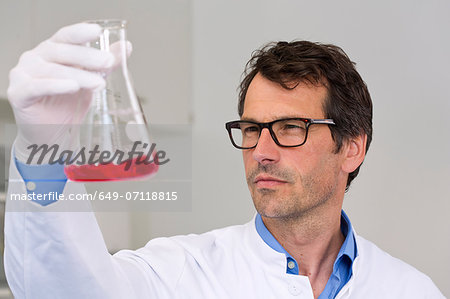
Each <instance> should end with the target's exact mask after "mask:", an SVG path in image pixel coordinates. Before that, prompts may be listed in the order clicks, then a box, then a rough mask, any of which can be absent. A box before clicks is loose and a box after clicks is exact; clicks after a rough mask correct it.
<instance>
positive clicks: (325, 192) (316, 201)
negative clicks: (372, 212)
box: [247, 165, 336, 222]
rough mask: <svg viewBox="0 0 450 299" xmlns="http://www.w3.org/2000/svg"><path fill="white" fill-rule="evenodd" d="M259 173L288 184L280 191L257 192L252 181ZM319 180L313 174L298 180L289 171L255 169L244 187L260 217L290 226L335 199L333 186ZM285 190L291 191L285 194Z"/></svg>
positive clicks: (330, 183) (263, 190) (259, 190)
mask: <svg viewBox="0 0 450 299" xmlns="http://www.w3.org/2000/svg"><path fill="white" fill-rule="evenodd" d="M260 173H267V174H268V175H272V176H275V177H277V178H280V179H283V180H286V181H287V182H288V183H287V185H286V186H280V188H274V189H271V188H261V189H257V188H256V186H255V184H254V178H255V177H256V176H257V175H258V174H260ZM320 178H323V176H322V175H321V174H320V173H317V172H313V173H310V174H307V175H303V176H301V175H299V174H296V173H293V172H292V171H290V170H279V169H277V168H276V167H274V166H273V165H267V166H263V165H258V168H257V169H255V170H253V171H251V172H250V173H249V174H248V176H247V183H248V186H249V189H250V193H251V196H252V199H253V204H254V206H255V208H256V210H257V211H258V213H259V214H260V215H261V216H263V217H267V218H276V219H277V220H281V221H286V222H292V221H296V220H297V219H299V218H305V217H307V216H308V215H310V214H312V213H314V211H315V210H317V209H318V208H319V207H321V206H324V205H325V204H326V203H327V202H329V200H330V199H332V198H333V197H334V196H335V189H336V182H332V181H329V180H322V179H320ZM298 185H300V188H299V187H298ZM289 186H290V187H292V188H290V191H289V192H286V191H285V190H286V187H287V188H289Z"/></svg>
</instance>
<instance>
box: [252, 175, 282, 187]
mask: <svg viewBox="0 0 450 299" xmlns="http://www.w3.org/2000/svg"><path fill="white" fill-rule="evenodd" d="M253 183H254V184H255V185H256V187H258V188H274V187H278V186H281V185H284V184H287V182H286V181H284V180H282V179H278V178H275V177H271V176H267V175H258V176H257V177H256V179H255V180H254V181H253Z"/></svg>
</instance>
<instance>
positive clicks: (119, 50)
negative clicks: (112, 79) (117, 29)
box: [109, 41, 133, 72]
mask: <svg viewBox="0 0 450 299" xmlns="http://www.w3.org/2000/svg"><path fill="white" fill-rule="evenodd" d="M132 51H133V46H132V44H131V43H130V42H129V41H126V42H121V41H118V42H115V43H113V44H112V45H111V47H110V52H111V54H112V55H113V57H114V62H113V64H112V66H111V67H110V68H109V72H111V71H112V70H114V69H115V68H116V67H118V66H119V65H121V64H122V61H126V59H127V58H128V57H130V55H131V52H132ZM124 55H126V57H123V56H124Z"/></svg>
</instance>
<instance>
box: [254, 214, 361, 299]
mask: <svg viewBox="0 0 450 299" xmlns="http://www.w3.org/2000/svg"><path fill="white" fill-rule="evenodd" d="M255 225H256V230H257V232H258V234H259V235H260V236H261V238H262V239H263V240H264V242H266V244H267V245H269V246H270V247H271V248H272V249H273V250H275V251H278V252H281V253H284V254H285V255H286V259H287V263H286V265H287V268H286V273H288V274H293V275H299V271H298V262H297V261H296V260H295V259H294V258H293V257H292V256H291V255H290V254H289V252H287V251H286V249H284V248H283V246H281V244H280V243H278V241H277V240H276V239H275V237H274V236H273V235H272V234H271V233H270V232H269V230H268V229H267V227H266V226H265V225H264V222H263V220H262V218H261V215H259V214H257V215H256V219H255ZM341 231H342V234H343V235H344V237H345V240H344V243H343V244H342V246H341V249H340V250H339V253H338V255H337V258H336V260H335V262H334V265H333V272H332V273H331V276H330V278H329V279H328V282H327V284H326V286H325V289H324V290H323V292H322V293H321V294H320V296H319V298H318V299H332V298H335V297H336V295H337V294H338V293H339V291H340V290H341V289H342V287H343V286H344V285H345V284H346V283H347V282H348V281H349V280H350V277H352V264H353V261H354V260H355V257H356V256H357V249H356V241H355V236H354V234H353V230H352V225H351V223H350V219H348V217H347V215H346V214H345V212H344V211H342V214H341ZM300 262H301V261H300Z"/></svg>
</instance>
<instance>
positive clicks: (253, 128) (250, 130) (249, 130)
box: [241, 126, 259, 133]
mask: <svg viewBox="0 0 450 299" xmlns="http://www.w3.org/2000/svg"><path fill="white" fill-rule="evenodd" d="M241 129H242V130H243V131H244V133H254V132H258V131H259V127H258V126H245V127H241Z"/></svg>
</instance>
